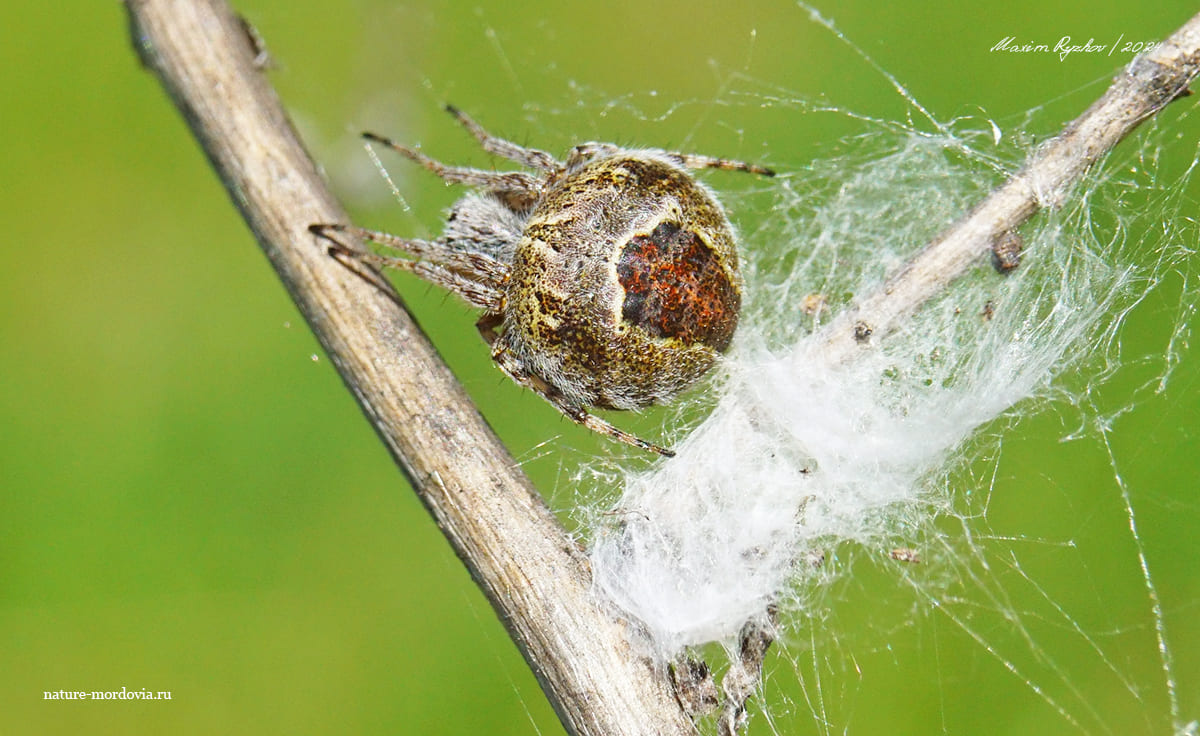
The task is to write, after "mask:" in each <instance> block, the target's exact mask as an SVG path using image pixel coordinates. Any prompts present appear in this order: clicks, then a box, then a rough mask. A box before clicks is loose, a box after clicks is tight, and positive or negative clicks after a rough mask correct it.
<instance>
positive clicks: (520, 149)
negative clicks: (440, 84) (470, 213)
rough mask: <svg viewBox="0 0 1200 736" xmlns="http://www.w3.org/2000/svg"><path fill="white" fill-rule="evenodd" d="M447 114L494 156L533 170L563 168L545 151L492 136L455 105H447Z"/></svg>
mask: <svg viewBox="0 0 1200 736" xmlns="http://www.w3.org/2000/svg"><path fill="white" fill-rule="evenodd" d="M446 112H448V113H450V114H451V115H453V116H454V117H455V119H456V120H458V122H459V123H461V124H462V126H463V127H464V128H466V129H467V131H468V132H469V133H470V134H471V135H473V136H475V140H477V141H479V145H480V146H482V147H483V150H485V151H487V152H488V153H490V154H492V155H493V156H500V157H501V158H506V159H508V160H509V161H515V162H517V163H519V164H521V165H522V166H527V167H529V168H531V169H541V170H542V171H547V172H552V171H558V170H559V169H561V168H562V164H561V163H560V162H559V161H558V159H556V158H554V157H553V156H551V155H550V154H548V153H546V152H545V151H539V150H537V149H536V148H525V147H524V146H518V145H517V144H516V143H513V142H512V141H506V140H504V139H503V138H498V137H496V136H494V135H492V134H491V133H489V132H487V131H486V130H484V129H483V126H481V125H480V124H479V123H477V122H475V121H474V120H472V119H471V118H470V117H468V116H467V114H466V113H465V112H463V111H462V110H459V109H458V108H457V107H455V106H454V105H446Z"/></svg>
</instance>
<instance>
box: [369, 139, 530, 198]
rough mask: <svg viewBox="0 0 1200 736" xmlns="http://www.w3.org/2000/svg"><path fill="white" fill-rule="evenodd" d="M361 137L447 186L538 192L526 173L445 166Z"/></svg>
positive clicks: (387, 141) (408, 150)
mask: <svg viewBox="0 0 1200 736" xmlns="http://www.w3.org/2000/svg"><path fill="white" fill-rule="evenodd" d="M362 137H363V138H366V139H367V140H369V141H373V142H375V143H380V144H382V145H385V146H387V147H388V148H390V149H392V150H393V151H395V152H397V153H399V154H400V155H402V156H404V157H405V158H407V159H409V160H410V161H414V162H416V163H418V164H420V165H421V166H422V167H423V168H425V169H427V170H429V171H432V172H433V173H434V174H436V175H437V176H439V177H441V178H442V179H444V180H445V181H447V182H448V183H450V184H466V185H467V186H471V187H479V188H481V189H490V190H491V191H494V192H530V193H535V192H537V191H538V189H539V187H540V185H539V184H538V180H537V179H536V178H534V177H532V176H530V175H529V174H523V173H520V172H499V171H484V170H483V169H472V168H470V167H467V166H448V165H446V164H444V163H442V162H441V161H438V160H436V159H432V158H430V157H428V156H426V155H425V154H423V153H421V152H420V151H418V150H417V149H415V148H412V147H410V146H406V145H404V144H403V143H397V142H395V141H394V140H392V139H391V138H388V137H386V136H382V135H379V134H377V133H371V132H365V133H363V134H362Z"/></svg>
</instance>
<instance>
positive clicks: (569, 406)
mask: <svg viewBox="0 0 1200 736" xmlns="http://www.w3.org/2000/svg"><path fill="white" fill-rule="evenodd" d="M483 321H484V320H480V322H483ZM480 333H481V334H482V333H483V329H482V328H481V329H480ZM484 339H487V337H486V335H485V337H484ZM492 360H494V361H495V362H496V364H497V365H498V366H500V370H502V371H504V372H505V373H507V374H508V375H509V377H511V378H512V379H513V380H514V381H516V382H517V383H519V384H521V385H522V386H526V387H528V388H530V389H533V391H534V392H535V393H537V394H538V395H539V396H541V397H542V398H543V399H545V400H546V401H548V402H550V405H551V406H553V407H554V408H555V409H558V410H559V411H560V412H562V414H563V416H565V417H566V418H567V419H570V420H571V421H573V422H575V423H576V424H581V425H583V426H584V427H587V428H588V429H590V430H592V431H593V432H597V433H599V434H602V435H604V436H605V437H608V438H610V439H614V440H616V441H618V442H624V443H625V444H627V445H633V446H634V447H637V448H639V449H642V450H648V451H649V452H653V453H656V454H659V455H662V456H663V457H675V451H674V450H669V449H667V448H665V447H662V446H660V445H656V444H654V443H653V442H650V441H649V440H644V439H642V438H640V437H638V436H636V435H633V434H630V433H629V432H626V431H625V430H623V429H619V428H618V427H614V426H613V425H612V424H609V423H608V422H606V421H605V420H603V419H601V418H600V417H598V416H596V415H594V414H589V413H588V411H587V409H585V408H583V407H582V406H580V405H578V404H577V403H575V402H573V401H571V400H570V399H568V398H567V397H566V396H563V394H562V392H561V391H559V390H558V389H557V388H555V387H553V386H551V385H550V384H549V383H547V382H546V381H545V380H543V379H542V378H539V377H537V376H535V375H533V374H531V373H530V372H529V371H528V370H526V369H525V367H524V366H523V365H522V364H521V362H520V361H519V360H518V359H516V358H515V357H514V356H513V355H512V353H510V352H509V350H508V348H507V347H506V346H505V345H504V343H503V341H500V342H497V343H496V344H495V345H493V346H492Z"/></svg>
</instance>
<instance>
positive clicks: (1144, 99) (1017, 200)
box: [798, 15, 1200, 368]
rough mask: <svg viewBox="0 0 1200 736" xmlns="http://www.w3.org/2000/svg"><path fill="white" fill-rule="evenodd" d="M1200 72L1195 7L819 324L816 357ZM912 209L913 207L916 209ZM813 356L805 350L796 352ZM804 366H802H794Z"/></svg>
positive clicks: (1015, 215)
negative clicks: (868, 290) (1002, 179)
mask: <svg viewBox="0 0 1200 736" xmlns="http://www.w3.org/2000/svg"><path fill="white" fill-rule="evenodd" d="M1197 73H1200V15H1197V16H1195V17H1193V18H1192V19H1191V20H1189V21H1188V22H1187V23H1186V24H1185V25H1184V26H1183V27H1182V28H1180V29H1179V30H1178V31H1176V32H1175V33H1174V34H1172V35H1171V37H1170V38H1168V39H1167V40H1166V41H1164V42H1163V43H1162V45H1160V46H1159V47H1158V48H1156V49H1155V50H1153V51H1151V52H1150V53H1147V54H1145V55H1143V56H1139V57H1138V58H1136V59H1134V61H1133V62H1132V63H1130V64H1129V66H1128V67H1126V68H1125V69H1124V70H1123V71H1122V72H1121V74H1120V75H1118V76H1117V78H1116V79H1115V80H1114V81H1113V84H1112V86H1110V87H1109V88H1108V91H1107V92H1105V93H1104V95H1103V96H1102V97H1101V98H1100V99H1099V100H1097V101H1096V102H1095V103H1094V104H1093V105H1092V106H1091V107H1089V108H1088V109H1087V110H1086V111H1085V112H1084V113H1083V114H1082V115H1080V116H1079V117H1078V118H1076V119H1075V120H1074V121H1073V122H1072V123H1071V124H1070V125H1068V126H1067V127H1066V128H1065V129H1064V130H1063V131H1062V132H1061V133H1059V134H1058V135H1057V136H1056V137H1054V138H1053V139H1051V140H1050V141H1047V142H1046V143H1045V144H1044V145H1043V146H1042V147H1041V148H1040V149H1039V150H1038V151H1037V152H1036V153H1035V154H1034V155H1033V156H1032V157H1031V159H1030V160H1029V162H1028V163H1026V165H1025V167H1024V168H1023V169H1021V171H1020V172H1018V173H1017V174H1016V175H1015V176H1013V177H1012V178H1011V179H1009V181H1008V182H1007V183H1006V184H1004V185H1003V186H1002V187H1000V188H999V189H997V190H995V191H994V192H992V194H991V195H990V196H988V198H987V199H985V200H984V201H983V202H981V203H980V204H979V205H978V206H976V207H975V208H974V209H973V210H971V211H970V212H968V213H967V214H966V215H965V216H963V218H962V219H960V220H959V221H958V222H957V223H955V224H954V225H953V226H951V227H950V229H948V230H947V231H946V232H944V233H943V234H942V235H940V236H939V237H938V238H936V239H935V240H934V241H933V242H932V243H930V244H929V245H928V246H926V247H925V249H924V250H923V251H921V253H919V254H918V255H917V256H916V257H915V258H914V259H913V260H912V261H910V262H909V263H908V264H906V265H905V267H904V268H903V269H902V270H901V271H900V272H899V273H897V274H895V275H893V276H892V277H891V278H890V279H888V280H887V281H886V282H885V283H884V284H883V286H881V287H880V288H879V289H878V290H877V291H875V292H874V293H872V294H870V295H868V296H866V297H864V298H863V299H862V300H861V301H859V303H858V304H857V305H856V306H855V307H854V308H852V309H848V310H846V311H845V312H842V313H841V314H839V315H838V316H837V317H835V318H834V319H833V320H832V321H831V322H830V323H829V324H828V325H826V326H825V327H824V328H822V330H821V335H820V337H821V338H822V340H823V345H822V351H821V354H820V356H819V357H820V358H821V359H824V360H826V361H827V362H829V363H830V364H836V363H841V362H843V361H846V360H849V359H852V358H853V357H854V355H855V354H857V353H858V352H859V351H861V350H864V349H867V348H868V347H869V346H870V345H871V343H872V341H873V340H874V339H876V338H878V337H881V336H883V335H885V334H887V333H889V332H891V331H892V330H893V329H895V328H896V327H897V326H898V325H900V324H901V323H902V322H903V321H904V320H905V319H906V318H907V317H908V316H909V315H911V314H912V313H913V312H914V311H916V310H917V309H918V308H919V307H920V306H921V305H922V304H924V303H925V302H926V301H928V300H929V299H930V298H932V297H933V296H935V295H937V294H938V293H939V292H940V291H941V290H942V289H944V288H946V286H947V285H949V283H950V282H951V281H953V280H954V279H957V278H958V277H959V276H962V275H963V274H965V273H966V272H967V271H968V270H969V269H970V268H972V267H973V266H977V265H979V264H981V263H984V262H985V261H984V258H985V256H987V255H988V253H989V251H990V250H991V249H992V248H993V247H994V245H995V244H997V243H1000V242H1001V240H1002V239H1003V238H1005V237H1008V236H1009V234H1010V233H1014V232H1015V231H1016V230H1017V228H1018V227H1020V226H1021V224H1022V223H1024V222H1025V221H1026V220H1028V219H1029V218H1030V217H1032V216H1033V215H1034V214H1035V213H1036V212H1037V211H1038V210H1040V209H1041V208H1043V207H1054V206H1057V205H1058V204H1059V203H1060V202H1062V201H1063V200H1064V199H1065V198H1066V197H1067V195H1068V194H1069V193H1070V191H1071V188H1072V187H1073V186H1074V185H1075V184H1076V182H1078V181H1079V179H1080V178H1081V177H1082V176H1083V175H1084V173H1085V172H1086V171H1087V170H1088V168H1089V167H1091V165H1092V164H1094V163H1095V162H1096V161H1098V160H1099V159H1100V158H1102V157H1103V156H1104V155H1105V154H1107V153H1108V152H1109V151H1110V150H1111V149H1112V148H1113V146H1115V145H1117V143H1119V142H1120V141H1121V140H1122V139H1123V138H1124V137H1125V136H1127V135H1129V133H1130V132H1131V131H1132V130H1133V129H1134V128H1136V127H1137V126H1138V125H1139V124H1140V123H1141V122H1142V121H1143V120H1146V119H1147V118H1149V117H1151V116H1152V115H1154V114H1155V113H1156V112H1158V111H1159V110H1161V109H1162V108H1163V107H1165V106H1166V105H1167V103H1169V102H1171V101H1172V100H1174V99H1177V98H1179V97H1181V96H1183V95H1186V94H1188V84H1190V83H1191V81H1192V80H1193V79H1194V78H1195V77H1196V75H1197ZM914 216H918V215H916V213H914ZM799 357H801V358H803V359H804V360H811V359H812V358H813V356H812V355H811V354H809V353H805V354H804V355H802V356H799ZM798 368H803V366H798Z"/></svg>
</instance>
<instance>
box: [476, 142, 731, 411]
mask: <svg viewBox="0 0 1200 736" xmlns="http://www.w3.org/2000/svg"><path fill="white" fill-rule="evenodd" d="M740 304H741V280H740V276H739V273H738V264H737V251H736V247H735V245H734V238H733V233H732V231H731V228H730V226H729V224H728V221H727V220H726V218H725V216H724V213H723V212H722V211H721V208H720V206H719V205H718V204H717V202H716V200H715V199H714V198H713V196H712V195H711V194H710V193H709V192H708V191H707V190H706V189H704V188H703V187H702V186H701V185H700V184H698V183H697V182H696V181H695V180H694V179H692V177H691V176H689V175H688V174H687V172H686V171H684V170H683V169H682V168H681V167H680V166H678V165H676V164H675V163H674V162H672V161H670V160H668V159H666V158H665V157H663V156H661V155H657V154H656V153H654V152H640V151H621V152H619V153H618V154H616V155H613V156H611V157H608V158H602V159H599V160H593V161H590V162H587V163H585V164H583V165H582V166H580V167H579V168H577V169H575V170H574V171H570V170H569V171H568V172H566V174H565V175H564V176H563V178H562V179H561V180H560V181H559V182H558V183H557V184H556V185H555V186H553V187H552V188H550V189H549V190H548V191H547V192H546V193H545V195H544V196H543V198H542V199H541V201H539V203H538V205H537V207H536V208H535V209H534V210H533V212H531V213H530V216H529V220H528V221H527V223H526V227H525V231H524V234H523V237H522V238H521V240H520V242H519V243H518V245H517V248H516V253H515V255H514V259H513V266H512V272H511V278H510V280H509V283H508V286H507V292H506V307H505V310H504V314H503V317H504V324H505V332H504V335H503V336H502V337H501V339H500V342H499V343H498V344H497V351H498V352H499V353H501V354H503V355H506V356H507V358H508V360H507V361H505V360H500V359H499V358H498V362H500V363H501V367H505V369H506V370H509V371H510V372H512V369H518V370H520V369H524V370H525V371H528V373H529V374H531V375H532V376H533V377H534V378H536V379H538V380H540V381H541V382H544V383H545V384H547V385H548V386H549V387H551V388H552V389H554V390H557V391H559V392H560V393H561V394H562V395H563V396H565V397H567V398H568V399H569V400H570V401H573V402H577V403H579V404H582V405H590V406H599V407H604V408H614V409H636V408H640V407H644V406H648V405H650V404H655V403H661V402H665V401H668V400H669V399H671V398H672V397H673V396H675V395H676V394H678V393H679V392H680V391H682V390H683V389H685V388H687V387H688V386H690V385H691V384H693V383H695V382H696V380H698V379H699V378H700V377H701V376H703V375H704V374H705V373H706V372H707V371H708V370H709V369H710V368H711V367H712V365H713V363H714V361H715V360H716V357H717V355H718V354H719V353H720V352H723V351H724V350H725V349H726V348H727V347H728V345H729V342H730V340H731V339H732V337H733V333H734V330H735V329H736V326H737V317H738V309H739V307H740ZM506 362H508V363H509V367H506V366H505V363H506ZM514 377H517V376H514Z"/></svg>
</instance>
